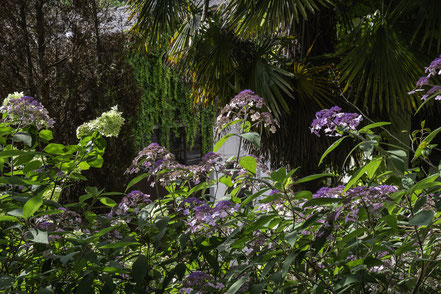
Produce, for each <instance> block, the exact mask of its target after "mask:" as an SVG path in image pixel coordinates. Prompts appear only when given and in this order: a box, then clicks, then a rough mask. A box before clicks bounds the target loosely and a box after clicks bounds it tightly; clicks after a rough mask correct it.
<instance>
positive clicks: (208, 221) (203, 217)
mask: <svg viewBox="0 0 441 294" xmlns="http://www.w3.org/2000/svg"><path fill="white" fill-rule="evenodd" d="M238 209H239V205H234V204H233V203H232V202H230V201H227V200H223V201H220V202H218V203H217V204H216V205H215V206H214V207H210V206H209V205H208V204H207V203H206V202H204V201H202V200H198V199H196V198H194V197H190V198H189V199H187V200H185V201H184V202H183V203H181V205H180V208H179V210H180V211H181V212H183V214H187V215H188V214H190V215H191V218H190V220H189V221H188V225H189V227H190V228H189V230H190V231H191V232H193V233H194V232H197V231H200V230H203V229H204V228H206V227H207V226H209V227H214V226H216V225H217V224H218V223H219V222H220V221H222V220H223V219H226V218H227V217H228V216H231V215H233V214H234V213H236V212H237V211H238Z"/></svg>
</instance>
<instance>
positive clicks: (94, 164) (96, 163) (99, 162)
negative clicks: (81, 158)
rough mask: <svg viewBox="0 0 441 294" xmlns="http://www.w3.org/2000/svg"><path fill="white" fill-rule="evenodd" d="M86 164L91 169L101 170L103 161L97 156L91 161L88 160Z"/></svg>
mask: <svg viewBox="0 0 441 294" xmlns="http://www.w3.org/2000/svg"><path fill="white" fill-rule="evenodd" d="M87 163H88V164H89V165H90V166H91V167H95V168H101V167H102V166H103V163H104V159H103V157H102V156H101V155H97V156H95V158H94V159H93V160H88V161H87Z"/></svg>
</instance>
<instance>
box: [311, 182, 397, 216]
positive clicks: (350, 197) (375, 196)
mask: <svg viewBox="0 0 441 294" xmlns="http://www.w3.org/2000/svg"><path fill="white" fill-rule="evenodd" d="M343 190H344V186H338V187H335V188H328V187H323V188H320V189H319V190H318V191H317V192H316V193H315V194H314V195H313V198H342V199H344V205H343V207H339V208H338V209H337V210H336V212H335V215H334V219H335V220H337V219H338V218H339V216H340V215H343V214H345V221H346V222H349V221H355V220H356V218H357V214H358V212H359V210H360V208H365V209H366V210H367V211H368V212H369V213H370V214H376V213H378V212H379V211H380V210H381V209H382V208H383V207H384V203H386V202H387V201H389V200H390V198H389V195H390V194H392V193H395V192H397V191H398V188H397V187H395V186H389V185H379V186H357V187H353V188H351V189H348V190H347V191H346V193H345V194H342V193H343Z"/></svg>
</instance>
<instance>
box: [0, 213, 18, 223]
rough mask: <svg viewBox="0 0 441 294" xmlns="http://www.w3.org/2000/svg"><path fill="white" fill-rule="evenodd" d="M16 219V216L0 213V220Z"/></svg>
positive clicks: (9, 220)
mask: <svg viewBox="0 0 441 294" xmlns="http://www.w3.org/2000/svg"><path fill="white" fill-rule="evenodd" d="M15 221H17V218H16V217H13V216H10V215H0V222H15Z"/></svg>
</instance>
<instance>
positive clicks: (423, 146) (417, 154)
mask: <svg viewBox="0 0 441 294" xmlns="http://www.w3.org/2000/svg"><path fill="white" fill-rule="evenodd" d="M439 132H441V127H439V128H437V129H436V130H434V131H432V132H431V133H430V134H429V135H428V136H427V137H426V138H425V139H424V140H423V141H422V142H421V143H420V145H418V148H417V150H416V151H415V155H414V156H413V159H412V160H415V159H417V158H418V157H420V156H421V154H422V152H423V150H424V149H426V148H427V145H428V144H429V143H430V142H431V141H432V140H433V139H434V138H435V136H436V135H438V133H439Z"/></svg>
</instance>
